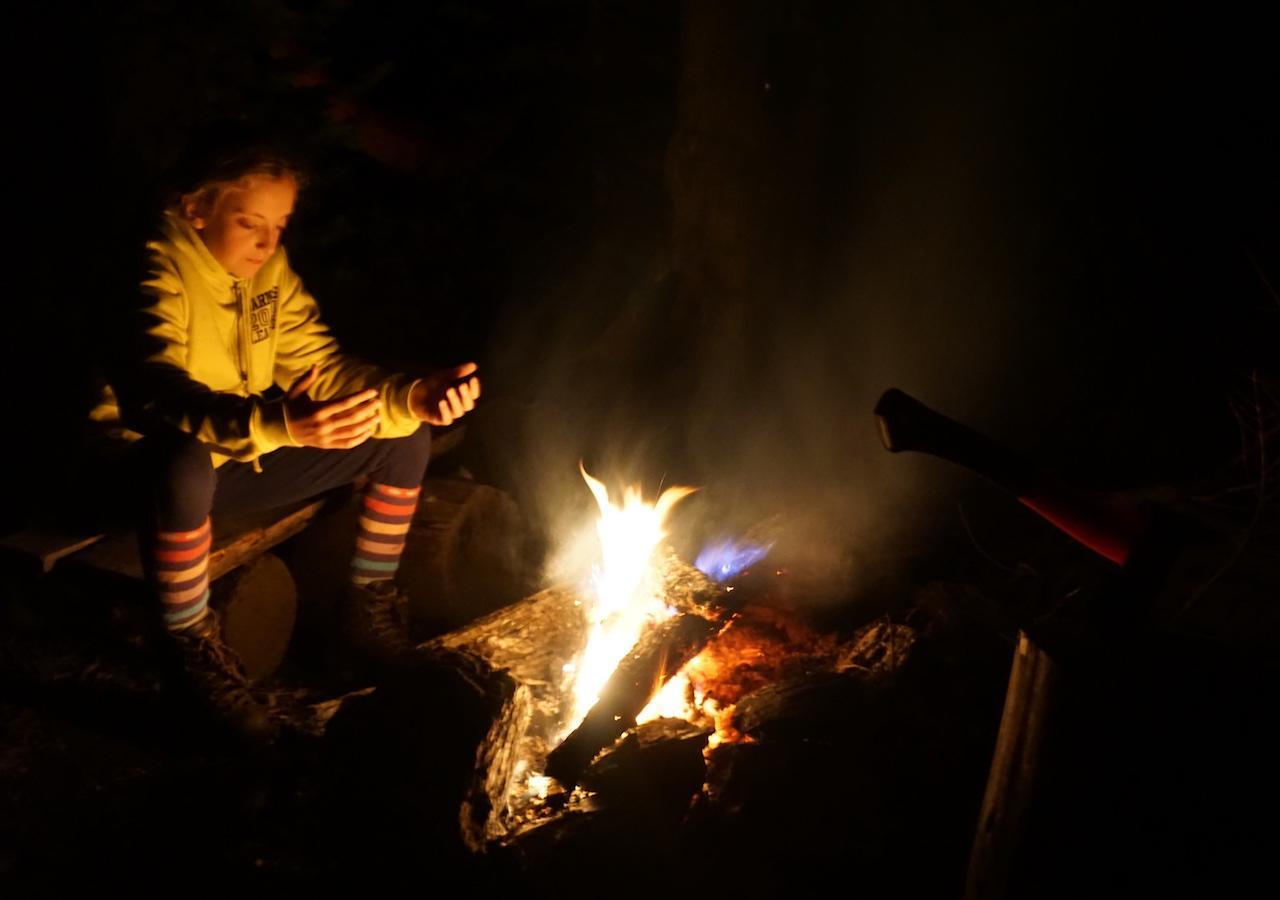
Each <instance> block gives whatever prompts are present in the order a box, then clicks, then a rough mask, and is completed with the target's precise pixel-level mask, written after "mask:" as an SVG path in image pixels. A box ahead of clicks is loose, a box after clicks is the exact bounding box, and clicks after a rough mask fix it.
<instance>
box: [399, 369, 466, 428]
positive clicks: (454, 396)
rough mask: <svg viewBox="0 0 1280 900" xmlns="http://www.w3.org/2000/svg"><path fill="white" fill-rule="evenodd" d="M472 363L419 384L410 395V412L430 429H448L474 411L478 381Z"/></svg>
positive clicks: (420, 381)
mask: <svg viewBox="0 0 1280 900" xmlns="http://www.w3.org/2000/svg"><path fill="white" fill-rule="evenodd" d="M476 368H477V367H476V364H475V363H473V362H469V363H463V364H462V365H460V366H454V367H453V368H452V369H444V370H443V371H440V372H436V373H435V374H434V375H429V376H427V377H426V378H423V379H421V380H419V381H418V382H417V383H416V384H414V386H413V390H412V391H410V393H409V409H410V410H412V411H413V414H414V415H415V416H417V417H418V418H419V419H421V420H422V421H424V422H426V423H427V424H429V425H451V424H453V422H454V420H455V419H460V418H462V417H463V416H464V415H466V414H467V413H468V412H470V411H471V410H473V409H475V408H476V401H477V400H479V399H480V379H479V378H478V377H477V376H476V374H475V372H476Z"/></svg>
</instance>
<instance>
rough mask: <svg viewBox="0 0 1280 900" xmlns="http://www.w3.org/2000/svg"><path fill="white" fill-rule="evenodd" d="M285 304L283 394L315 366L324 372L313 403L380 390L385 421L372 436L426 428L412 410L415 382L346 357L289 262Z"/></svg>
mask: <svg viewBox="0 0 1280 900" xmlns="http://www.w3.org/2000/svg"><path fill="white" fill-rule="evenodd" d="M280 296H281V300H280V303H279V307H278V313H277V320H276V356H275V382H276V384H277V385H278V386H279V387H280V388H281V389H282V390H284V391H288V390H289V387H290V386H291V385H292V384H293V383H294V382H295V381H297V380H298V379H299V378H300V377H302V376H303V375H305V374H306V373H307V371H308V370H309V369H310V368H311V367H312V366H313V365H314V366H318V367H319V369H320V372H319V375H318V377H317V378H316V381H315V384H313V385H312V387H311V389H310V390H309V391H308V392H307V393H308V394H310V396H311V398H312V399H314V400H334V399H337V398H339V397H345V396H347V395H348V394H353V393H355V392H357V391H362V390H366V389H368V388H377V389H378V394H379V396H380V398H381V400H382V416H381V418H380V421H379V422H378V427H377V429H376V430H375V431H374V433H373V436H374V437H376V438H394V437H405V436H407V435H410V434H413V433H414V432H415V431H417V430H418V427H419V426H420V425H421V424H422V423H421V420H419V419H418V417H417V416H415V415H414V414H413V412H412V411H411V410H410V409H409V392H410V391H411V390H412V389H413V385H414V383H415V381H416V379H415V378H413V377H412V376H409V375H397V374H393V373H391V372H388V371H387V370H386V369H383V368H381V367H379V366H376V365H374V364H372V363H369V362H365V361H364V360H361V359H357V358H356V357H353V356H348V355H347V354H345V353H343V352H342V351H341V349H340V348H339V347H338V341H337V339H336V338H335V337H334V336H333V333H332V332H331V331H329V328H328V326H327V325H325V324H324V322H323V321H321V319H320V310H319V308H318V307H317V305H316V301H315V298H313V297H312V296H311V294H309V293H308V292H307V290H306V288H304V287H303V285H302V280H301V279H300V278H299V277H298V276H297V275H296V274H295V273H294V271H293V270H292V269H291V268H290V267H289V265H288V263H287V261H286V264H285V266H284V275H283V276H282V277H281V280H280Z"/></svg>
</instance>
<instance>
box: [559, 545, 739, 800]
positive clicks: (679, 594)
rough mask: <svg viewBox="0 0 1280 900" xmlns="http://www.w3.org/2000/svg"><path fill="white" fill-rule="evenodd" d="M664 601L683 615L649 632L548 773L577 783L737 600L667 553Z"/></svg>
mask: <svg viewBox="0 0 1280 900" xmlns="http://www.w3.org/2000/svg"><path fill="white" fill-rule="evenodd" d="M658 568H659V571H660V573H661V578H662V588H663V594H662V596H663V597H664V598H665V599H666V601H667V602H668V603H669V604H670V605H671V606H674V607H676V608H677V609H679V610H682V611H683V614H681V615H676V616H673V617H672V618H670V619H667V620H665V621H663V622H661V623H659V624H658V625H657V626H655V627H654V628H652V629H650V630H649V631H648V632H646V633H645V634H644V635H642V636H641V638H640V640H639V641H638V642H637V643H636V645H635V646H634V647H633V648H632V649H631V651H630V652H629V653H628V654H627V655H626V656H625V657H623V660H622V662H621V663H619V664H618V668H617V669H616V670H614V673H613V675H612V676H611V677H610V678H609V680H608V682H606V684H605V686H604V688H603V689H602V690H601V692H600V699H599V700H598V701H597V702H596V704H595V706H593V707H592V708H591V710H590V712H588V713H587V715H586V717H585V718H584V719H583V720H582V724H580V725H579V726H578V727H577V728H576V729H575V730H574V732H573V733H572V734H570V735H569V737H567V738H566V739H565V740H564V742H563V743H561V744H560V746H558V747H556V748H555V749H554V750H553V751H551V753H550V754H548V756H547V768H546V771H547V774H549V775H551V776H552V777H553V778H555V779H556V780H557V781H559V782H560V783H561V784H562V785H564V786H565V787H572V786H573V785H575V784H577V782H578V779H579V778H580V777H581V775H582V773H583V771H584V770H585V769H586V767H587V766H588V765H589V764H590V763H591V760H592V759H593V758H594V757H595V756H596V754H597V753H599V752H600V751H601V750H602V749H604V748H605V747H607V746H608V745H610V744H612V743H613V742H614V741H615V740H617V739H618V737H619V736H620V735H621V734H622V733H623V732H625V731H627V730H628V729H629V728H632V727H634V726H635V717H636V716H637V715H638V714H639V713H640V711H641V710H643V709H644V708H645V706H647V705H648V703H649V701H650V700H652V699H653V697H654V695H655V694H657V692H658V691H659V690H661V689H662V686H663V685H664V684H666V682H667V680H668V679H670V678H671V676H673V675H675V674H676V673H677V672H679V671H680V670H681V669H682V668H683V667H684V665H685V663H687V662H688V661H689V660H691V659H693V657H695V656H697V655H698V652H699V651H700V650H701V649H702V648H703V647H704V646H705V645H706V643H707V642H708V641H709V640H711V638H712V637H714V636H715V635H716V634H718V633H719V632H720V630H721V629H722V628H723V627H724V626H725V624H727V623H728V621H729V618H730V617H731V616H732V611H733V610H734V609H735V608H736V607H737V604H736V603H735V602H734V601H735V600H736V599H737V598H735V596H734V595H733V594H731V593H729V591H728V590H726V589H725V588H724V587H723V586H721V585H718V584H715V583H713V582H712V581H711V580H710V579H708V578H707V577H706V576H705V575H703V574H702V573H701V572H699V571H698V570H697V569H694V568H693V567H692V566H689V565H687V564H685V563H683V562H681V561H680V559H679V558H678V557H676V555H675V553H674V552H672V551H670V549H669V548H665V549H664V550H663V551H662V552H661V553H660V554H659V555H658Z"/></svg>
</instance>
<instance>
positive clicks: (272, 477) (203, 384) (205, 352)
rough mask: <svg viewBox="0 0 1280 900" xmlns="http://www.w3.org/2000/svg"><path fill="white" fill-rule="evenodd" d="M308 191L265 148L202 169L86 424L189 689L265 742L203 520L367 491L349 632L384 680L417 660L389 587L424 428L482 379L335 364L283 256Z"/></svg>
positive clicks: (446, 420)
mask: <svg viewBox="0 0 1280 900" xmlns="http://www.w3.org/2000/svg"><path fill="white" fill-rule="evenodd" d="M300 183H301V177H300V175H299V172H298V170H297V168H296V167H295V166H293V165H292V164H290V163H289V162H288V161H287V160H285V159H283V158H282V157H281V156H279V155H278V154H276V153H274V152H273V151H271V150H270V149H264V148H261V147H250V148H241V149H238V150H235V151H232V152H230V153H225V154H222V155H220V156H218V157H215V158H214V159H213V160H212V162H211V163H210V164H209V165H208V166H206V167H204V171H203V174H202V175H201V176H200V177H199V178H198V179H197V180H196V181H195V182H194V183H193V184H192V185H191V186H190V187H189V188H188V189H187V190H186V191H185V192H184V193H182V194H181V196H180V197H179V198H178V200H177V202H175V203H173V204H172V205H171V206H170V207H169V209H167V210H166V212H165V215H164V221H163V224H162V227H161V233H160V236H159V237H158V238H157V239H155V240H153V241H151V242H150V243H148V245H147V250H148V253H149V257H148V274H147V276H146V278H145V280H144V281H143V283H142V291H141V293H142V302H141V304H140V306H139V309H138V312H137V317H136V319H135V320H134V321H133V322H132V323H131V328H130V331H129V338H128V339H127V341H126V342H125V343H126V348H125V349H126V352H125V353H123V354H122V358H121V361H120V364H118V365H116V366H114V367H113V368H114V371H113V372H112V374H111V376H110V382H111V387H109V388H108V389H107V390H106V392H105V394H104V396H103V398H102V401H101V402H100V403H99V404H98V406H97V407H96V409H95V410H94V412H93V413H92V415H91V417H92V418H93V419H94V420H95V421H97V422H98V423H100V425H102V426H105V427H107V428H109V429H112V430H113V431H114V432H115V433H117V434H119V435H120V436H123V437H125V438H127V439H131V440H133V441H135V444H134V445H133V448H132V449H131V451H130V454H129V455H130V457H131V458H132V459H133V460H134V461H135V464H136V466H137V468H136V469H135V471H136V472H137V473H138V476H139V482H138V483H136V489H137V493H136V496H138V497H139V498H141V500H142V509H141V516H142V521H141V525H140V529H139V535H140V542H139V543H140V550H141V554H142V560H143V569H144V571H145V572H146V574H147V578H148V581H149V584H150V586H151V587H152V589H153V591H154V596H155V599H156V602H157V607H156V608H157V610H158V611H159V613H160V615H161V616H162V618H163V621H164V624H165V626H166V629H167V632H168V634H169V635H171V637H172V639H173V646H174V648H175V649H176V650H177V651H178V653H179V655H180V657H181V659H182V665H183V668H184V670H185V672H186V673H187V675H188V676H189V678H190V681H191V684H192V686H193V687H194V688H195V689H196V691H197V693H198V694H199V695H200V696H201V697H202V698H204V700H205V701H207V702H208V704H209V705H210V706H211V708H212V709H213V710H214V711H215V712H216V713H217V714H218V715H219V716H220V717H221V718H223V719H224V720H226V721H227V722H229V723H230V724H232V725H234V726H235V727H236V728H237V729H238V730H239V731H241V732H242V733H245V734H249V735H252V736H255V737H266V738H270V737H271V736H272V735H273V733H274V726H273V725H272V724H271V722H270V720H269V719H268V718H267V716H266V715H265V713H264V711H263V709H262V708H261V707H260V706H259V704H258V703H257V702H256V701H254V699H253V698H252V696H251V695H250V694H249V692H248V690H247V685H246V681H245V678H244V676H243V674H242V672H241V670H240V667H239V665H238V661H237V660H236V659H235V656H234V653H233V652H232V651H230V649H229V648H227V647H226V645H225V644H224V643H223V641H222V639H221V635H220V632H219V626H218V620H217V617H216V616H215V614H214V613H213V611H212V610H211V609H210V608H209V605H208V600H209V585H208V575H207V563H208V556H209V547H210V539H211V531H210V522H211V517H213V516H217V515H221V514H225V513H229V512H244V511H249V510H254V509H264V508H269V507H273V506H278V505H283V504H286V503H291V502H293V501H296V500H301V499H305V498H307V497H310V496H314V495H316V494H319V493H322V492H324V491H326V490H328V489H330V488H333V487H336V486H339V485H342V484H346V483H349V482H351V481H353V480H355V479H356V478H358V477H360V476H364V475H367V476H368V482H367V486H366V488H365V490H364V494H363V505H362V508H361V514H360V518H359V533H358V534H357V536H356V543H355V550H354V555H353V559H352V565H351V590H350V592H349V593H348V595H347V596H346V598H345V602H344V603H343V605H342V618H343V620H344V621H345V625H346V631H347V634H348V636H349V637H350V638H351V640H352V643H353V645H354V647H355V649H356V650H357V652H358V654H359V656H360V657H361V658H362V659H363V660H364V661H366V662H370V663H375V664H377V665H379V666H381V667H386V666H389V665H394V664H395V663H396V662H397V661H401V660H403V659H404V656H405V653H406V651H407V650H408V649H409V646H410V645H409V642H408V638H407V634H406V632H405V624H404V616H403V609H404V598H403V596H402V595H401V594H400V592H399V591H398V590H397V589H396V588H395V586H394V582H393V581H392V579H393V578H394V576H395V573H396V568H397V566H398V564H399V559H400V553H401V551H402V550H403V547H404V539H405V535H406V533H407V531H408V529H409V524H410V521H411V520H412V517H413V513H414V509H415V507H416V505H417V500H418V492H419V490H420V485H421V482H422V478H423V474H424V472H425V469H426V465H427V460H428V457H429V453H430V446H431V435H430V429H429V428H423V427H421V426H422V423H424V422H425V423H427V424H429V425H448V424H450V423H452V422H453V421H454V420H456V419H457V418H459V417H461V416H463V415H465V414H466V413H467V412H468V411H470V410H471V409H473V408H474V406H475V402H476V400H477V399H478V398H479V396H480V381H479V378H478V377H477V375H476V365H475V364H474V363H466V364H464V365H461V366H457V367H455V368H452V369H449V370H446V371H443V372H438V373H436V374H434V375H431V376H428V377H425V378H412V377H410V376H406V375H400V374H395V373H391V372H387V371H385V370H383V369H381V368H378V367H377V366H374V365H371V364H368V363H365V362H363V361H361V360H358V359H355V358H352V357H350V356H347V355H345V354H343V353H342V352H341V350H340V349H339V347H338V343H337V341H336V340H335V339H334V337H333V335H332V334H331V333H330V331H329V329H328V328H327V327H326V326H325V325H324V323H323V322H322V321H321V319H320V317H319V313H318V310H317V307H316V303H315V300H314V299H313V298H312V297H311V295H310V294H308V293H307V291H306V290H305V288H304V287H303V285H302V282H301V281H300V280H299V278H298V276H297V275H296V274H294V272H293V270H292V269H291V268H290V267H289V261H288V258H287V256H286V254H285V251H284V248H283V247H282V246H281V245H280V239H281V235H282V233H283V232H284V229H285V227H286V225H287V224H288V221H289V217H290V215H291V214H292V213H293V209H294V203H295V200H296V198H297V194H298V188H299V185H300ZM273 395H274V396H273Z"/></svg>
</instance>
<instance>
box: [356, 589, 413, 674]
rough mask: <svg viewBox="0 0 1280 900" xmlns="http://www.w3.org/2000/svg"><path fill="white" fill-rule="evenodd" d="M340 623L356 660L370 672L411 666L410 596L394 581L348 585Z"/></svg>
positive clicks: (396, 669) (386, 671)
mask: <svg viewBox="0 0 1280 900" xmlns="http://www.w3.org/2000/svg"><path fill="white" fill-rule="evenodd" d="M338 626H339V628H340V629H341V631H342V638H343V640H344V642H345V643H346V645H347V647H348V648H349V649H350V650H351V651H352V655H353V656H354V657H355V658H354V660H353V662H355V664H356V666H357V668H360V669H363V670H366V674H369V675H375V676H379V675H386V674H390V673H393V672H397V671H401V670H403V669H405V668H407V667H408V666H409V664H410V661H411V657H412V651H413V642H412V641H410V640H409V598H408V597H407V596H405V594H404V592H403V591H401V590H400V588H399V587H398V586H397V585H396V583H395V582H394V581H375V582H372V583H371V584H365V585H355V584H353V585H350V586H348V588H347V592H346V594H345V595H344V596H343V598H342V601H341V603H340V605H339V608H338Z"/></svg>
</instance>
